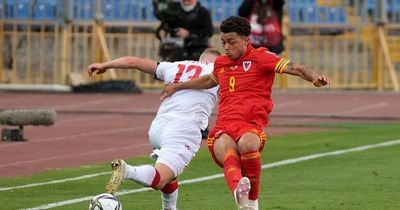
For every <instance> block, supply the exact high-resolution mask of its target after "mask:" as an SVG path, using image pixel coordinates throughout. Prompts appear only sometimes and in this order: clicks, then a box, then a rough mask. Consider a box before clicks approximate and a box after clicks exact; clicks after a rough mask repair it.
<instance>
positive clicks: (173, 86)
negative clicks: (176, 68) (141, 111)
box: [160, 83, 179, 101]
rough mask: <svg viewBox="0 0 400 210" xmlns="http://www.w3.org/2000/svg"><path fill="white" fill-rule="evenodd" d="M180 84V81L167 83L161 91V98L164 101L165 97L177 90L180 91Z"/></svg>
mask: <svg viewBox="0 0 400 210" xmlns="http://www.w3.org/2000/svg"><path fill="white" fill-rule="evenodd" d="M178 84H179V83H169V84H166V85H165V86H164V89H163V90H162V91H161V93H160V99H161V100H162V101H163V100H164V99H166V98H168V97H170V96H172V95H173V94H174V93H175V92H176V91H178Z"/></svg>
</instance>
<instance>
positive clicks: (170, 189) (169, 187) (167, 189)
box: [161, 181, 178, 194]
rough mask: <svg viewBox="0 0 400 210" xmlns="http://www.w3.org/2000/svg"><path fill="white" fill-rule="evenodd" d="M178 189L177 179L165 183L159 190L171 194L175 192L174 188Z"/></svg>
mask: <svg viewBox="0 0 400 210" xmlns="http://www.w3.org/2000/svg"><path fill="white" fill-rule="evenodd" d="M176 189H178V181H172V182H170V183H168V184H166V185H165V186H164V187H163V188H162V189H161V192H163V193H165V194H171V193H173V192H175V190H176Z"/></svg>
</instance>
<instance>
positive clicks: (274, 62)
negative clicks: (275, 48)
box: [259, 50, 290, 74]
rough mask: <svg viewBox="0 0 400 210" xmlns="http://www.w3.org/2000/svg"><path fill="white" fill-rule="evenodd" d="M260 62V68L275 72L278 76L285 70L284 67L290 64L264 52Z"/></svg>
mask: <svg viewBox="0 0 400 210" xmlns="http://www.w3.org/2000/svg"><path fill="white" fill-rule="evenodd" d="M259 59H260V61H261V65H262V68H263V69H264V70H265V71H272V70H273V71H275V72H276V73H278V74H281V73H282V71H283V69H285V67H286V65H287V64H288V63H289V62H290V60H288V59H286V58H283V57H280V56H278V55H276V54H275V53H273V52H270V51H268V50H265V51H264V52H262V53H261V56H260V58H259Z"/></svg>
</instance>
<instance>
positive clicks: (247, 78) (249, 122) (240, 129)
mask: <svg viewBox="0 0 400 210" xmlns="http://www.w3.org/2000/svg"><path fill="white" fill-rule="evenodd" d="M220 30H221V42H222V46H223V48H224V50H225V55H222V56H219V57H218V58H217V59H216V61H215V63H214V71H213V73H212V74H209V75H204V76H203V77H200V78H198V79H195V80H191V81H188V82H183V83H173V84H169V85H168V86H166V87H165V88H164V90H163V92H162V94H161V98H162V99H163V98H165V97H168V96H170V95H172V94H173V93H174V92H176V91H178V90H181V89H206V88H210V87H214V86H217V85H219V88H220V90H219V95H218V98H219V99H218V100H219V101H218V113H217V119H216V122H215V127H214V128H213V129H212V130H211V131H210V134H209V138H208V147H209V150H210V152H211V154H212V157H213V159H214V160H215V162H216V163H217V164H218V165H219V166H221V167H222V168H223V170H224V175H225V180H226V183H227V185H228V187H229V189H230V190H231V192H232V193H233V196H234V198H235V202H236V204H237V206H238V209H253V210H258V195H259V186H260V175H261V159H260V153H261V152H262V150H263V148H264V144H265V140H266V136H265V133H264V132H263V128H264V127H266V126H267V125H268V114H269V113H270V112H271V110H272V107H273V103H272V100H271V89H272V85H273V83H274V79H275V74H276V73H279V74H282V73H285V74H290V75H294V76H299V77H301V78H303V79H304V80H307V81H310V82H312V83H313V84H314V86H316V87H320V86H324V85H328V84H329V83H330V80H329V78H328V77H326V76H321V75H319V74H317V73H315V72H314V71H313V70H311V69H310V68H308V67H306V66H304V65H300V64H294V63H293V62H291V61H289V60H288V59H286V58H282V57H279V56H277V55H275V54H274V53H271V52H269V51H268V49H266V48H258V49H255V48H253V47H252V46H251V45H250V44H249V37H248V36H249V34H250V24H249V22H248V21H247V20H246V19H244V18H241V17H236V16H232V17H229V18H228V19H226V20H224V21H223V22H222V23H221V26H220Z"/></svg>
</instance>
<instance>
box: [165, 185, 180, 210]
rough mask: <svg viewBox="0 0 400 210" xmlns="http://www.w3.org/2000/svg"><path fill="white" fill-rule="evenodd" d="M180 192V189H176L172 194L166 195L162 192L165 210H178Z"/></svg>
mask: <svg viewBox="0 0 400 210" xmlns="http://www.w3.org/2000/svg"><path fill="white" fill-rule="evenodd" d="M178 191H179V188H178V189H176V190H175V191H174V192H173V193H171V194H166V193H163V192H161V200H162V207H163V209H168V210H176V203H177V201H178Z"/></svg>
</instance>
